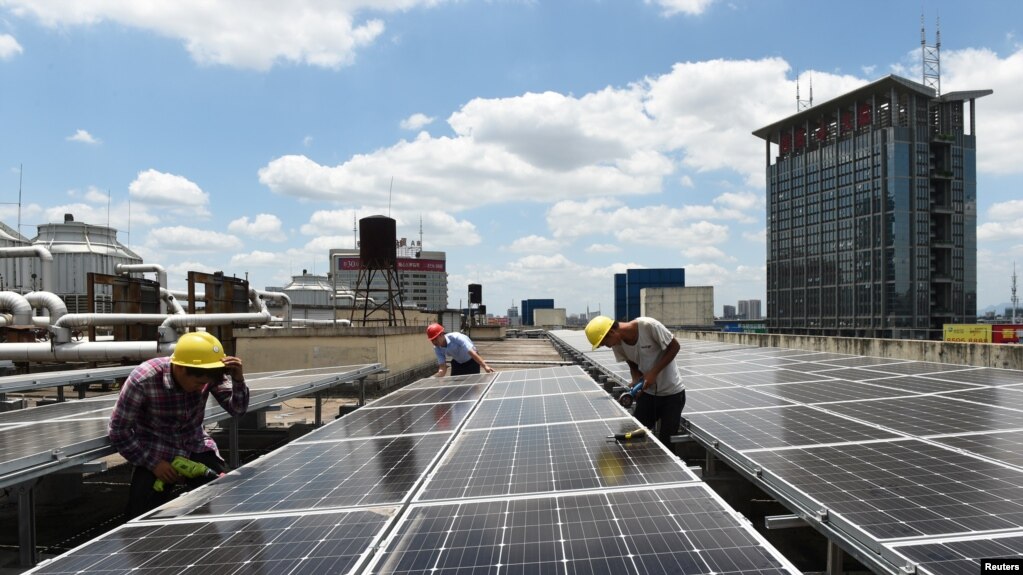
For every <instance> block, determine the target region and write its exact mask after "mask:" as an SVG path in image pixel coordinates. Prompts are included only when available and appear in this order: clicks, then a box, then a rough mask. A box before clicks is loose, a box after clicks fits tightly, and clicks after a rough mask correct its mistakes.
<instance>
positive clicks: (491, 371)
mask: <svg viewBox="0 0 1023 575" xmlns="http://www.w3.org/2000/svg"><path fill="white" fill-rule="evenodd" d="M483 371H485V372H487V373H494V368H492V367H490V366H489V365H487V364H485V363H484V364H483Z"/></svg>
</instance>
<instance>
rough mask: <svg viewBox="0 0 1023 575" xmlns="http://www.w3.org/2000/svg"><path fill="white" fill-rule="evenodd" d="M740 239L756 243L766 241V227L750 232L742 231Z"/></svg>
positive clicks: (764, 242)
mask: <svg viewBox="0 0 1023 575" xmlns="http://www.w3.org/2000/svg"><path fill="white" fill-rule="evenodd" d="M742 239H744V240H746V241H747V242H756V243H758V244H766V243H767V228H761V229H759V230H756V231H752V232H742Z"/></svg>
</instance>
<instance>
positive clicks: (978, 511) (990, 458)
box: [552, 331, 1023, 573]
mask: <svg viewBox="0 0 1023 575" xmlns="http://www.w3.org/2000/svg"><path fill="white" fill-rule="evenodd" d="M552 335H553V336H554V338H555V339H556V340H557V342H558V345H559V346H561V347H562V348H563V349H566V350H567V351H568V352H570V353H572V354H574V355H576V356H577V357H578V358H579V359H580V361H582V362H584V363H587V364H589V365H591V366H593V367H594V368H595V369H599V370H600V371H602V372H604V373H605V374H606V375H608V376H611V377H616V378H617V380H618V382H619V383H621V384H624V383H627V381H628V374H627V372H626V373H625V376H624V378H623V377H622V376H621V375H620V374H621V373H622V370H621V364H614V363H613V362H614V359H613V357H611V356H609V355H608V354H607V352H605V351H603V350H601V351H599V352H591V351H590V347H589V345H588V344H587V343H586V342H585V338H584V337H581V336H582V334H581V333H580V332H571V331H556V332H552ZM680 342H681V343H682V348H681V351H680V352H679V354H678V357H677V358H676V360H675V362H676V364H677V365H678V366H679V367H680V368H681V369H683V370H684V371H683V381H684V383H686V386H687V393H686V396H687V404H686V407H685V410H684V412H683V418H684V420H685V421H686V422H687V423H686V426H687V428H688V432H689V433H690V435H691V436H692V437H693V438H695V439H696V440H697V441H699V442H700V443H701V444H703V445H704V446H705V447H707V449H708V450H710V451H712V452H714V453H715V454H716V455H718V456H719V457H721V458H723V459H725V460H726V461H728V462H729V463H730V464H731V465H732V466H733V467H734V468H735V469H737V470H739V471H740V472H741V473H744V474H745V475H746V476H748V477H749V478H750V479H751V480H752V481H754V482H755V483H757V484H758V485H760V486H761V487H762V488H764V489H765V490H767V491H768V492H769V493H772V494H773V495H775V496H776V497H778V498H779V499H780V500H781V501H783V502H784V503H786V504H787V505H788V506H789V507H790V508H791V509H793V510H794V511H797V512H799V514H800V515H801V516H803V517H808V518H810V521H811V522H812V523H813V524H814V525H815V526H816V527H817V528H818V529H820V530H822V531H824V532H825V533H827V534H828V535H829V536H832V537H833V538H834V539H836V540H837V541H839V542H842V543H843V544H845V545H846V546H847V548H850V547H851V548H855V549H856V550H859V551H862V553H861V554H859V555H857V556H858V557H867V558H868V560H870V561H872V564H871V567H872V568H875V569H877V570H878V571H887V572H891V573H904V572H916V573H964V572H968V573H972V572H978V570H979V560H980V559H982V558H995V557H1006V556H1013V557H1015V556H1021V555H1023V372H1019V371H1013V370H1003V369H990V368H976V367H971V366H963V365H949V364H941V363H932V362H918V361H908V360H898V359H890V358H874V357H865V356H854V355H843V354H835V353H822V352H810V351H805V350H796V349H779V348H759V347H749V346H739V345H734V344H727V343H719V342H705V341H694V340H688V339H682V340H680ZM616 374H619V375H617V376H616ZM814 518H816V519H814ZM870 558H873V559H870ZM913 569H916V571H913Z"/></svg>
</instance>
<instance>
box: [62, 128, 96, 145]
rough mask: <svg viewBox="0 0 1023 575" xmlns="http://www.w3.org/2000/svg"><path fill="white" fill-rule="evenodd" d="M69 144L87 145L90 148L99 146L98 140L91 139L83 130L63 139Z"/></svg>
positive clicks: (91, 136) (90, 135)
mask: <svg viewBox="0 0 1023 575" xmlns="http://www.w3.org/2000/svg"><path fill="white" fill-rule="evenodd" d="M64 139H65V140H67V141H69V142H81V143H83V144H89V145H92V146H96V145H99V144H100V143H101V142H100V140H99V139H97V138H95V137H93V135H92V134H90V133H89V132H87V131H85V130H78V131H76V132H75V133H74V134H72V135H70V136H68V137H66V138H64Z"/></svg>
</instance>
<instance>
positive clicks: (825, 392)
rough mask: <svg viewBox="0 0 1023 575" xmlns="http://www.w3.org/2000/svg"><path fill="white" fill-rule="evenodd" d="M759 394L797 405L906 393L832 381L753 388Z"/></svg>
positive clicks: (867, 384)
mask: <svg viewBox="0 0 1023 575" xmlns="http://www.w3.org/2000/svg"><path fill="white" fill-rule="evenodd" d="M753 389H756V390H757V391H759V392H761V393H769V394H771V395H776V396H778V397H782V398H785V399H788V400H791V401H796V402H799V403H807V404H814V403H827V402H832V401H850V400H857V399H872V398H879V397H897V396H900V395H906V394H907V392H905V391H901V390H898V389H890V388H885V387H877V386H873V385H870V384H869V383H862V382H857V381H845V380H841V379H833V380H830V381H814V382H805V383H786V384H782V385H758V386H756V387H755V388H753Z"/></svg>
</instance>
